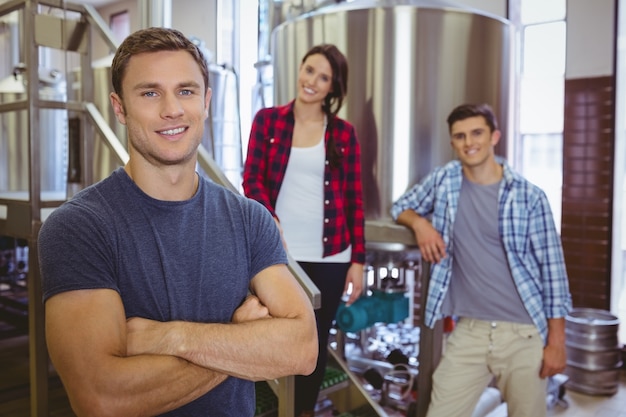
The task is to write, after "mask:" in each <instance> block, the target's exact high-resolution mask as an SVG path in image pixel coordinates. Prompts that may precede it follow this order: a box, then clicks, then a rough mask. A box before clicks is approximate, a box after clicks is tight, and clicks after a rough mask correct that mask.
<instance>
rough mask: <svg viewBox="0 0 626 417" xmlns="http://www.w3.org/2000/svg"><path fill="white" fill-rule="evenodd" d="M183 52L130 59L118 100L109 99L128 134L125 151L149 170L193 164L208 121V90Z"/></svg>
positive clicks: (209, 92)
mask: <svg viewBox="0 0 626 417" xmlns="http://www.w3.org/2000/svg"><path fill="white" fill-rule="evenodd" d="M205 87H206V86H205V85H204V79H203V75H202V72H201V70H200V68H199V66H198V63H197V62H196V61H195V60H194V59H193V58H192V56H191V55H190V54H189V53H188V52H186V51H184V50H179V51H160V52H147V53H142V54H138V55H135V56H133V57H132V58H130V60H129V62H128V67H127V68H126V71H125V74H124V77H123V80H122V92H123V94H122V95H123V99H122V98H121V97H120V96H119V95H117V94H115V93H112V94H111V104H112V106H113V110H114V112H115V115H116V116H117V119H118V120H119V121H120V123H122V124H124V125H126V127H127V129H128V139H129V151H130V154H131V158H132V157H133V155H135V156H139V157H140V158H143V159H144V160H145V161H147V162H148V163H149V164H152V165H155V166H164V165H177V164H184V163H185V162H190V161H191V162H193V163H195V155H196V150H197V148H198V145H199V144H200V142H201V140H202V135H203V131H204V121H205V119H206V118H207V117H208V111H209V101H210V98H211V90H210V89H206V93H205Z"/></svg>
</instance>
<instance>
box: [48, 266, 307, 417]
mask: <svg viewBox="0 0 626 417" xmlns="http://www.w3.org/2000/svg"><path fill="white" fill-rule="evenodd" d="M251 290H252V291H253V293H254V294H255V296H251V297H249V298H248V299H247V300H246V301H245V302H244V303H243V304H242V306H241V307H239V309H238V310H237V311H236V312H235V315H234V316H233V321H232V322H231V323H227V324H216V323H189V322H180V321H173V322H165V323H161V322H156V321H152V320H147V319H140V318H133V319H130V320H128V321H127V320H126V317H125V315H124V307H123V305H122V301H121V299H120V297H119V294H118V293H117V292H115V291H113V290H108V289H97V290H80V291H71V292H66V293H61V294H58V295H55V296H53V297H51V298H50V299H49V300H48V301H47V302H46V338H47V343H48V350H49V353H50V357H51V359H52V362H53V364H54V366H55V368H56V370H57V371H58V373H59V376H60V377H61V380H62V381H63V384H64V386H65V388H66V391H67V393H68V397H69V399H70V402H71V404H72V408H73V409H74V411H75V412H76V414H77V415H78V416H82V415H89V416H119V415H133V416H149V415H155V414H161V413H164V412H167V411H169V410H173V409H176V408H178V407H180V406H182V405H184V404H187V403H189V402H191V401H193V400H194V399H196V398H198V397H200V396H201V395H203V394H205V393H206V392H208V391H210V390H211V389H213V388H214V387H216V386H217V385H218V384H220V383H221V382H222V381H224V380H225V379H226V378H227V377H228V376H237V377H240V378H245V379H250V380H262V379H271V378H276V377H280V376H285V375H293V374H308V373H310V372H312V371H313V369H314V368H315V362H316V358H317V334H316V330H315V329H316V327H315V317H314V314H313V310H312V308H311V303H310V302H309V300H308V299H307V298H306V295H305V294H304V291H303V290H302V289H301V288H300V286H299V284H298V283H297V282H296V280H295V279H294V278H293V276H292V275H291V273H290V272H289V270H288V269H287V267H286V266H284V265H275V266H272V267H269V268H267V269H265V270H263V271H261V272H260V273H259V274H257V275H256V276H255V277H254V278H253V279H252V281H251Z"/></svg>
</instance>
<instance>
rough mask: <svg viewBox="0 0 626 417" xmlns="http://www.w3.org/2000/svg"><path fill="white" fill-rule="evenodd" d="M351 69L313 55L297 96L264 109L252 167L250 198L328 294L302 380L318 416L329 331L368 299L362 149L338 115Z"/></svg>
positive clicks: (247, 170) (328, 53) (308, 408)
mask: <svg viewBox="0 0 626 417" xmlns="http://www.w3.org/2000/svg"><path fill="white" fill-rule="evenodd" d="M347 78H348V64H347V61H346V58H345V56H344V55H343V54H342V53H341V52H340V51H339V50H338V49H337V48H336V47H335V46H334V45H330V44H324V45H317V46H315V47H313V48H312V49H311V50H309V52H307V53H306V55H305V56H304V58H303V59H302V64H301V65H300V70H299V73H298V85H297V87H298V88H297V91H298V93H297V97H296V98H295V99H294V100H293V101H291V102H290V103H288V104H286V105H283V106H278V107H272V108H266V109H262V110H260V111H259V112H258V113H257V114H256V116H255V118H254V121H253V123H252V128H251V132H250V140H249V143H248V155H247V158H246V163H245V167H244V175H243V188H244V191H245V194H246V195H247V196H248V197H250V198H253V199H255V200H257V201H259V202H260V203H261V204H263V205H264V206H265V207H266V208H267V209H268V210H269V211H270V213H272V215H273V216H274V219H275V220H276V225H277V226H278V228H279V229H280V230H281V233H282V236H283V243H284V245H285V248H286V249H287V251H288V252H289V254H290V255H291V256H292V257H293V258H294V259H295V260H296V261H298V263H299V264H300V266H301V267H302V268H303V269H304V271H305V272H306V273H307V275H308V276H309V277H310V278H311V280H312V281H313V282H314V283H315V285H316V286H317V287H318V288H319V290H320V292H321V294H322V306H321V308H320V309H318V310H316V318H317V330H318V335H319V347H320V349H319V352H320V354H319V358H318V362H317V367H316V369H315V371H314V372H313V373H312V374H311V375H309V376H307V377H301V376H297V377H296V409H295V415H296V416H313V415H314V408H315V403H316V401H317V395H318V393H319V388H320V385H321V383H322V381H323V378H324V372H325V368H326V361H327V343H328V331H329V329H330V326H331V324H332V321H333V319H334V316H335V313H336V311H337V307H338V305H339V302H340V300H341V297H342V295H343V294H346V295H347V296H348V297H349V298H348V301H347V303H348V304H351V303H352V302H354V301H356V299H357V298H358V297H359V296H360V295H361V290H362V286H363V264H364V262H365V242H364V214H363V200H362V195H361V194H362V193H361V168H360V148H359V143H358V141H357V138H356V133H355V130H354V127H353V126H352V125H351V124H350V123H348V122H346V121H345V120H342V119H340V118H338V117H337V113H338V112H339V109H340V108H341V105H342V103H343V99H344V97H345V95H346V90H347Z"/></svg>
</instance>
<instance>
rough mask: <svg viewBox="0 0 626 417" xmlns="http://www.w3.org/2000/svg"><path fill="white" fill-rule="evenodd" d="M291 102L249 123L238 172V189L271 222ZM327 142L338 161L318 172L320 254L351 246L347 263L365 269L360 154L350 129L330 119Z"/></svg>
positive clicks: (288, 141)
mask: <svg viewBox="0 0 626 417" xmlns="http://www.w3.org/2000/svg"><path fill="white" fill-rule="evenodd" d="M294 124H295V122H294V116H293V101H292V102H291V103H289V104H287V105H285V106H280V107H271V108H266V109H261V110H259V112H258V113H257V114H256V116H255V117H254V122H253V123H252V128H251V131H250V141H249V142H248V156H247V157H246V163H245V166H244V171H243V189H244V192H245V194H246V196H248V197H249V198H253V199H255V200H257V201H258V202H260V203H261V204H263V205H264V206H265V207H266V208H267V209H268V210H269V211H270V213H272V215H273V216H274V217H277V216H276V212H275V211H274V209H275V207H276V199H277V197H278V192H279V191H280V186H281V184H282V183H283V178H284V177H285V171H286V169H287V161H288V160H289V154H290V152H291V142H292V135H293V129H294ZM331 134H332V136H333V139H334V140H335V144H336V146H337V150H338V151H339V153H340V154H341V155H342V158H341V162H340V165H339V166H338V167H332V166H331V164H330V163H329V161H328V160H326V167H325V169H324V200H325V204H324V219H325V220H324V236H323V239H324V242H323V243H324V254H323V256H329V255H334V254H336V253H339V252H341V251H343V250H344V249H346V248H347V247H348V245H350V244H351V245H352V262H355V263H361V264H363V263H365V238H364V236H365V226H364V224H365V220H364V214H363V197H362V189H361V187H362V186H361V160H360V158H361V155H360V154H361V151H360V147H359V142H358V141H357V139H356V134H355V131H354V127H353V126H352V125H351V124H350V123H348V122H346V121H345V120H342V119H339V118H335V119H334V120H332V123H329V129H327V131H326V135H325V138H324V141H325V143H328V138H329V135H331Z"/></svg>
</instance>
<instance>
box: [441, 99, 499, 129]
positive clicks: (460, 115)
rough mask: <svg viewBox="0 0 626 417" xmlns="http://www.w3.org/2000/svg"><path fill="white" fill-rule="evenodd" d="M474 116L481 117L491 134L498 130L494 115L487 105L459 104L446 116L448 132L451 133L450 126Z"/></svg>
mask: <svg viewBox="0 0 626 417" xmlns="http://www.w3.org/2000/svg"><path fill="white" fill-rule="evenodd" d="M475 116H482V117H483V118H484V119H485V122H487V126H489V129H491V131H492V132H493V131H495V130H498V121H497V120H496V115H495V114H494V113H493V110H492V108H491V106H489V105H488V104H461V105H460V106H457V107H456V108H455V109H454V110H452V112H451V113H450V115H449V116H448V130H449V131H450V132H451V131H452V125H453V124H454V123H456V122H458V121H459V120H465V119H467V118H470V117H475Z"/></svg>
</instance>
